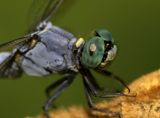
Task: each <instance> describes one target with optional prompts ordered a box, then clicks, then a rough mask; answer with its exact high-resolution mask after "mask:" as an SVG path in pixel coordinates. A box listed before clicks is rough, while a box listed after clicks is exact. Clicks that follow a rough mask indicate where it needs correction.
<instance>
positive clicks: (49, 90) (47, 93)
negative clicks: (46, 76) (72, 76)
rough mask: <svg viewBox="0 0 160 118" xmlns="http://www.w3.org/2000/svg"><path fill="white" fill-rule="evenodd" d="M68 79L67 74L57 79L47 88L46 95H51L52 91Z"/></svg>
mask: <svg viewBox="0 0 160 118" xmlns="http://www.w3.org/2000/svg"><path fill="white" fill-rule="evenodd" d="M66 79H68V76H65V77H63V78H61V79H59V80H57V81H56V82H54V83H52V84H50V85H49V86H48V87H47V88H46V91H45V92H46V95H47V97H49V96H50V94H51V92H52V91H53V90H54V89H55V88H56V87H57V86H59V85H60V84H61V83H63V82H64V81H66Z"/></svg>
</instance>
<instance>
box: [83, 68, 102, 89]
mask: <svg viewBox="0 0 160 118" xmlns="http://www.w3.org/2000/svg"><path fill="white" fill-rule="evenodd" d="M85 73H86V74H87V76H88V77H89V78H90V79H89V81H90V82H91V83H92V84H93V85H94V87H95V88H96V89H97V90H99V91H102V90H103V89H104V88H102V87H100V86H99V84H98V83H97V81H96V79H95V78H94V76H93V75H92V73H91V72H90V70H88V69H85Z"/></svg>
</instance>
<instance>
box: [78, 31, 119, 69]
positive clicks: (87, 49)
mask: <svg viewBox="0 0 160 118" xmlns="http://www.w3.org/2000/svg"><path fill="white" fill-rule="evenodd" d="M116 53H117V46H116V45H115V44H114V41H113V39H112V35H111V33H110V32H109V31H107V30H105V29H97V30H95V31H94V33H93V35H92V36H91V37H90V38H89V40H87V41H86V42H85V44H84V47H83V51H82V56H81V60H80V61H81V63H82V65H83V66H85V67H88V68H96V67H105V66H106V65H107V64H108V63H109V62H111V61H112V60H113V59H114V58H115V56H116Z"/></svg>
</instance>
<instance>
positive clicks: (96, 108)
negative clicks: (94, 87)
mask: <svg viewBox="0 0 160 118" xmlns="http://www.w3.org/2000/svg"><path fill="white" fill-rule="evenodd" d="M83 84H84V90H85V94H86V98H87V103H88V106H89V108H90V109H91V110H94V111H97V112H102V113H105V114H106V115H107V116H112V117H114V116H116V117H117V116H118V117H120V114H119V113H117V112H112V111H110V110H109V109H103V108H98V107H95V105H94V103H93V101H92V94H91V90H90V88H89V87H88V85H87V83H86V81H85V80H84V79H83Z"/></svg>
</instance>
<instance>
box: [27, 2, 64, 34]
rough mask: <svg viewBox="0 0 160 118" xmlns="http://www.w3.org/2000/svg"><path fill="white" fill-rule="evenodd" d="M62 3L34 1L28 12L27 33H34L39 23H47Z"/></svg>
mask: <svg viewBox="0 0 160 118" xmlns="http://www.w3.org/2000/svg"><path fill="white" fill-rule="evenodd" d="M62 2H63V0H34V1H33V4H32V6H31V8H30V11H29V25H30V27H29V32H31V31H36V30H37V26H39V25H40V23H42V22H47V21H48V20H49V19H50V18H51V16H53V14H54V13H55V12H56V11H57V9H58V8H59V6H60V5H61V3H62Z"/></svg>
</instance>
